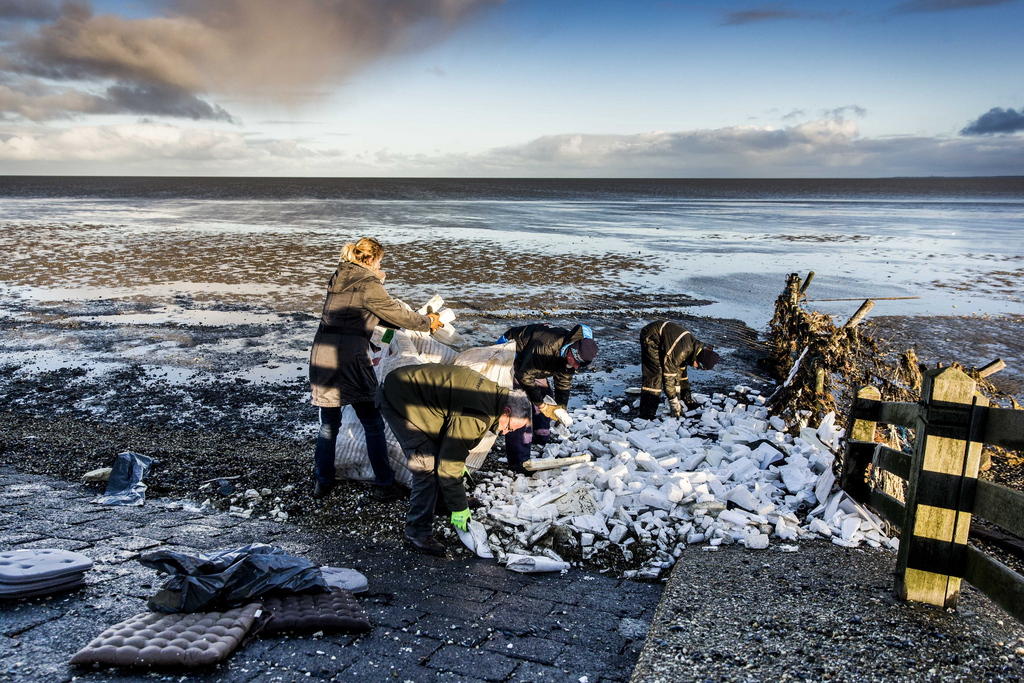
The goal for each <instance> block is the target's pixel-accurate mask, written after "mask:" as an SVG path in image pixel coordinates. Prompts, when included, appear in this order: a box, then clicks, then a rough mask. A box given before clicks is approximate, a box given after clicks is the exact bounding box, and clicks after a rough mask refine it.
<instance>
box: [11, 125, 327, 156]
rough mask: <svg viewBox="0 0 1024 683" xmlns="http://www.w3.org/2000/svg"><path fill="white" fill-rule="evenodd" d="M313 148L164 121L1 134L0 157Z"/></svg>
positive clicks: (296, 152)
mask: <svg viewBox="0 0 1024 683" xmlns="http://www.w3.org/2000/svg"><path fill="white" fill-rule="evenodd" d="M312 156H316V153H315V152H312V151H311V150H308V149H305V148H303V147H301V146H300V145H297V144H296V143H294V142H293V141H288V140H270V141H263V142H254V141H250V140H247V139H246V136H245V135H243V134H241V133H239V132H237V131H220V130H209V129H202V128H184V127H179V126H174V125H170V124H162V123H137V124H124V125H113V126H77V127H72V128H65V129H59V130H52V129H51V130H44V131H36V132H31V131H28V130H26V131H22V132H17V133H13V134H8V135H6V136H0V161H7V162H47V161H58V162H63V163H67V162H75V161H88V162H94V163H96V164H99V165H103V164H119V163H124V162H141V161H144V162H152V161H154V160H179V161H191V162H217V163H223V162H236V161H242V162H246V163H250V162H256V161H266V160H268V159H279V160H280V159H302V158H308V157H312Z"/></svg>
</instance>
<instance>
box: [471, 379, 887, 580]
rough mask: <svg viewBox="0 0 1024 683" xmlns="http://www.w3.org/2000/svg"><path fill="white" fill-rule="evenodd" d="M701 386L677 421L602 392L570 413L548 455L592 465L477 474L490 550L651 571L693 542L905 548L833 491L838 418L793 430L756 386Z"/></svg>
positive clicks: (638, 573) (658, 571)
mask: <svg viewBox="0 0 1024 683" xmlns="http://www.w3.org/2000/svg"><path fill="white" fill-rule="evenodd" d="M694 396H695V398H697V400H699V401H701V402H702V406H701V407H700V408H698V409H695V410H692V411H690V412H688V413H686V415H685V416H684V417H683V418H682V419H677V418H672V417H659V418H657V419H655V420H642V419H639V418H637V419H634V420H632V421H627V420H625V419H621V418H619V417H617V414H621V413H619V411H618V410H617V408H618V406H617V405H616V404H615V401H613V400H612V399H608V398H606V399H603V400H602V401H600V402H599V403H598V404H596V405H587V406H585V407H583V408H581V409H578V410H575V411H573V413H572V418H573V424H572V426H571V427H570V429H569V433H568V436H567V438H563V440H562V441H560V442H558V443H550V444H548V445H547V446H546V447H545V452H544V456H545V458H560V457H566V456H579V455H589V456H591V458H592V461H591V462H582V463H576V464H573V465H569V466H568V467H566V468H564V469H550V470H543V471H540V472H537V473H535V474H534V475H533V476H532V477H525V476H517V477H515V478H513V477H510V476H509V475H507V474H504V473H482V474H481V475H479V476H481V477H486V478H484V479H482V481H481V482H480V483H479V484H478V485H477V486H476V488H475V490H474V492H473V495H474V496H475V497H476V498H477V499H478V500H479V501H480V503H481V504H482V507H481V508H480V510H478V511H477V512H476V513H475V517H476V519H477V520H479V521H480V522H481V523H482V525H483V527H484V528H485V530H486V532H487V545H488V549H489V550H490V551H492V552H493V554H494V555H495V556H496V557H497V559H498V561H501V562H507V561H508V559H509V558H510V557H512V558H513V559H514V560H515V561H517V562H521V559H520V558H518V557H513V556H522V555H525V556H537V557H546V558H549V559H550V560H553V561H555V562H562V561H563V560H571V561H574V562H579V561H581V560H586V561H588V563H589V564H592V565H597V566H601V567H606V568H611V569H615V570H624V571H623V576H625V577H627V578H629V577H637V578H647V579H654V578H658V577H659V576H661V575H662V573H663V572H665V570H667V569H669V568H670V567H672V565H673V564H674V563H675V561H676V559H678V558H679V557H680V556H681V554H682V552H683V550H684V548H685V547H686V546H687V545H701V546H702V547H703V548H704V549H706V550H715V549H717V547H718V546H720V545H723V544H726V545H727V544H732V543H740V544H743V545H744V546H746V547H748V548H752V549H765V548H767V547H768V546H769V542H770V538H771V537H775V538H777V539H779V540H781V541H797V540H802V539H810V538H829V539H831V540H832V542H833V543H836V544H838V545H843V546H849V547H856V546H858V545H860V544H861V543H867V544H868V545H871V546H872V547H882V546H888V547H896V544H897V541H896V540H895V539H892V538H889V537H887V536H886V535H885V533H884V531H883V528H882V523H881V521H880V520H879V518H878V517H876V516H875V515H874V514H872V513H871V512H870V511H868V510H867V509H865V508H863V507H862V506H860V505H858V504H857V503H856V502H854V501H853V500H852V499H851V498H849V496H847V495H846V494H845V493H843V492H842V491H836V492H833V491H832V488H833V484H834V482H835V478H834V476H833V474H832V463H833V461H834V459H835V455H834V452H833V450H834V449H835V448H836V447H837V446H838V442H839V438H840V437H841V435H842V431H841V430H837V429H836V427H835V426H834V423H833V415H829V416H826V418H825V419H823V420H822V421H821V424H820V425H819V426H818V427H817V428H804V429H802V430H800V433H799V435H798V436H793V435H790V434H789V433H787V424H786V423H785V422H784V421H783V420H782V419H780V418H779V417H777V416H774V415H770V414H769V411H768V409H767V408H766V407H765V405H764V403H765V399H764V397H763V396H761V395H760V394H759V392H757V391H755V390H753V389H750V388H748V387H743V386H737V387H735V388H734V391H733V392H731V393H730V395H729V396H725V395H723V394H715V395H714V396H711V397H708V396H702V395H699V394H695V395H694ZM627 408H628V406H627ZM780 549H781V550H796V546H793V545H785V544H784V545H780ZM482 550H486V549H482ZM478 554H481V556H485V555H484V553H481V552H478Z"/></svg>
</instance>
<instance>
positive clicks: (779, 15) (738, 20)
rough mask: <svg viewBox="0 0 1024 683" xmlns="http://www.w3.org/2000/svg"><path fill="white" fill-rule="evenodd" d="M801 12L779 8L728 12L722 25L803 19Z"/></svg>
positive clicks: (804, 16) (803, 15)
mask: <svg viewBox="0 0 1024 683" xmlns="http://www.w3.org/2000/svg"><path fill="white" fill-rule="evenodd" d="M804 18H806V15H805V14H804V13H803V12H795V11H793V10H787V9H781V8H769V7H762V8H758V9H748V10H742V11H739V12H729V13H728V14H726V15H725V18H724V19H723V20H722V23H723V24H724V25H726V26H740V25H742V24H754V23H757V22H760V21H777V20H779V19H804Z"/></svg>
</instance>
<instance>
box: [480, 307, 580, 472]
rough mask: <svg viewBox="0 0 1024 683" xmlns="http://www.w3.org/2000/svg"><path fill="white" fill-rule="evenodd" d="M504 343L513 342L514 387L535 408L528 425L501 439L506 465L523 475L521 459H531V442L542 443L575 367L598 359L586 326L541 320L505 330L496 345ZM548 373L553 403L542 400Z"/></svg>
mask: <svg viewBox="0 0 1024 683" xmlns="http://www.w3.org/2000/svg"><path fill="white" fill-rule="evenodd" d="M509 341H514V342H515V343H516V359H515V365H514V366H513V369H512V376H513V379H514V380H515V386H516V387H517V388H521V389H522V390H523V391H525V392H526V395H527V396H529V398H530V401H531V402H532V403H533V405H534V412H533V419H532V421H531V423H530V424H528V425H527V426H525V427H524V428H523V429H521V430H516V431H515V432H513V433H512V434H509V435H508V436H506V437H505V458H506V460H508V466H509V469H511V470H512V471H513V472H518V473H520V474H525V473H526V470H524V469H523V463H524V462H526V461H527V460H529V459H530V446H531V445H532V444H534V443H536V444H538V445H543V444H544V443H546V442H547V439H548V436H549V434H550V429H551V418H552V417H554V414H555V410H556V409H558V408H563V409H564V408H565V407H566V404H567V403H568V402H569V391H570V390H571V389H572V380H573V377H574V376H575V374H576V371H577V370H582V369H583V368H586V367H587V366H588V365H590V364H591V363H592V362H593V360H594V358H596V357H597V342H595V341H594V333H593V330H591V329H590V327H588V326H587V325H576V326H575V327H573V328H572V329H571V330H566V329H564V328H561V327H554V326H552V325H545V324H544V323H534V324H532V325H521V326H519V327H512V328H509V329H508V330H506V331H505V334H503V335H502V336H501V339H499V340H498V343H505V342H509ZM549 377H550V378H551V381H552V383H553V384H554V401H555V404H554V405H552V404H550V403H546V402H545V401H544V398H545V397H546V396H551V394H552V392H551V387H550V386H549V384H548V378H549Z"/></svg>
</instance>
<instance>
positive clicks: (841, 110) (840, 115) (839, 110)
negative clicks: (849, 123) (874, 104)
mask: <svg viewBox="0 0 1024 683" xmlns="http://www.w3.org/2000/svg"><path fill="white" fill-rule="evenodd" d="M821 114H822V116H826V117H828V118H830V119H835V120H837V121H842V120H843V119H845V118H846V115H847V114H852V115H853V116H855V117H857V118H858V119H862V118H864V117H865V116H867V114H868V110H867V109H865V108H864V107H862V106H860V105H859V104H847V105H844V106H842V107H836V108H835V109H825V110H824V111H822V112H821Z"/></svg>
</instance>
